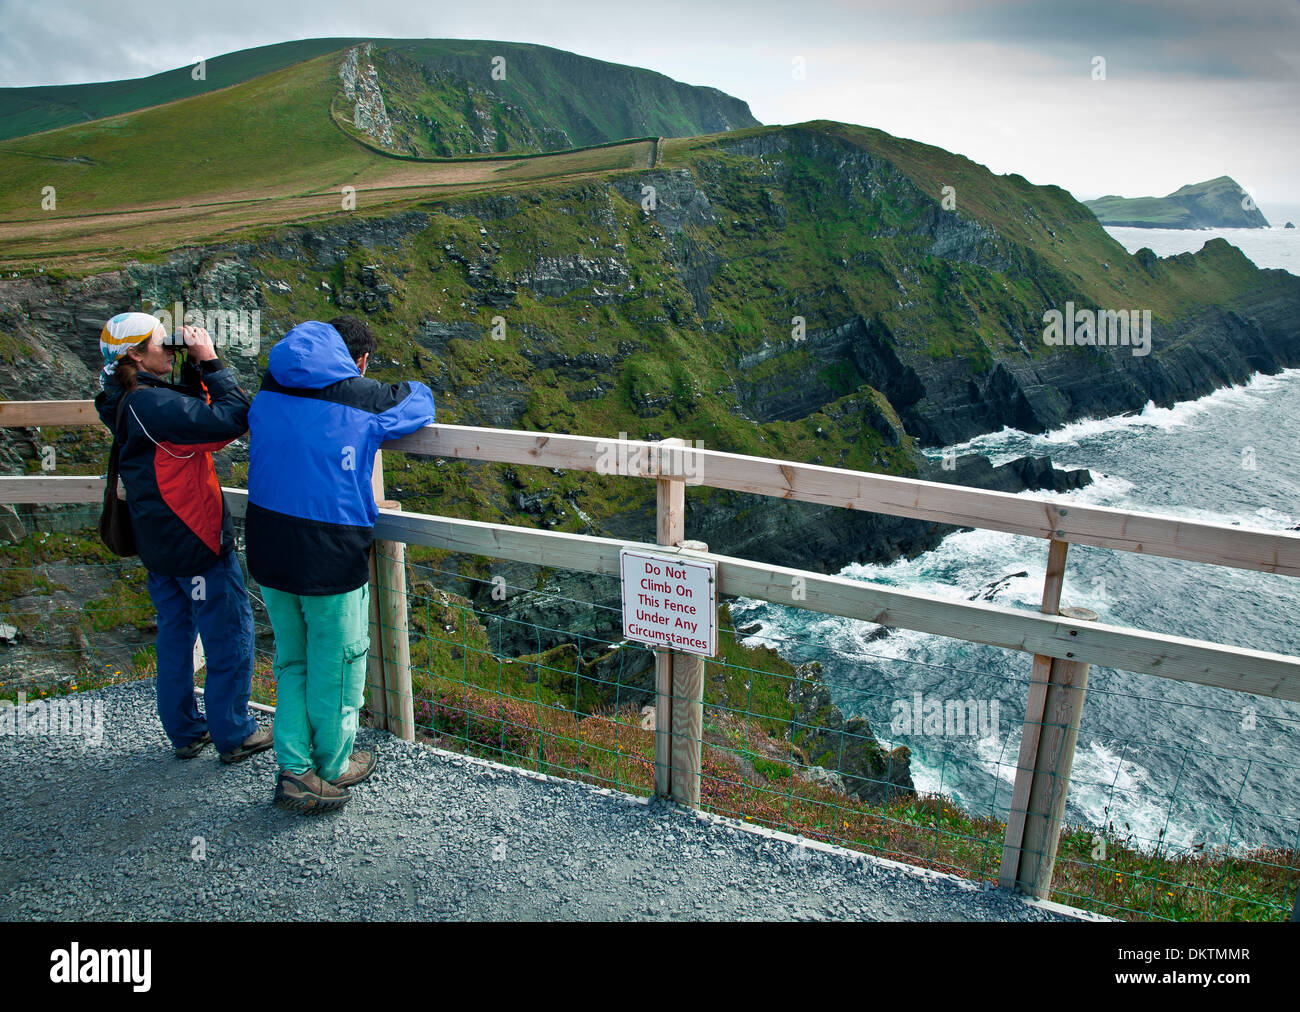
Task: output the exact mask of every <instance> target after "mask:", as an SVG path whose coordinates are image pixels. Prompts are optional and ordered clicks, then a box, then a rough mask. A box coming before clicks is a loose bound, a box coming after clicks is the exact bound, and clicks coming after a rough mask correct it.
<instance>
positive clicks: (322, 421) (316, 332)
mask: <svg viewBox="0 0 1300 1012" xmlns="http://www.w3.org/2000/svg"><path fill="white" fill-rule="evenodd" d="M267 365H268V368H267V371H266V376H265V377H264V378H263V380H262V389H261V390H260V391H259V393H258V395H257V397H255V398H254V400H253V407H252V409H251V410H250V411H249V413H248V427H249V463H248V516H247V519H246V521H245V540H246V542H247V558H248V571H249V573H251V574H252V576H253V579H255V580H256V581H257V582H258V583H260V584H262V585H263V586H266V587H272V588H274V589H275V590H282V591H286V592H287V593H291V594H306V595H322V594H342V593H346V592H347V591H351V590H356V588H358V587H360V586H361V585H362V584H363V583H365V582H366V581H367V580H368V579H369V574H370V571H369V555H370V546H371V543H372V542H373V540H374V524H375V518H376V517H377V516H378V511H377V509H376V508H375V499H374V495H373V493H372V492H371V488H370V475H371V470H372V468H373V466H374V461H375V451H376V450H377V449H378V448H379V444H380V443H383V442H384V441H385V440H389V439H395V438H397V437H398V436H404V435H406V434H407V433H408V432H414V431H415V430H416V429H419V428H422V427H423V426H425V425H432V424H433V418H434V407H433V394H432V393H430V391H429V388H428V387H426V386H425V385H424V384H423V383H393V384H387V383H379V382H377V381H375V380H371V379H366V378H365V377H363V376H362V375H361V373H360V372H359V371H358V370H357V366H356V363H355V362H353V361H352V357H351V356H350V355H349V354H348V349H347V345H345V344H344V343H343V338H342V337H341V336H340V335H339V332H338V331H337V330H335V329H334V328H333V327H331V326H330V325H329V324H328V323H318V322H317V321H315V320H309V321H308V322H306V323H302V324H299V325H298V326H297V327H294V328H293V330H291V331H289V333H288V334H286V335H285V336H284V338H283V339H282V340H280V341H278V342H276V345H275V347H273V348H272V349H271V354H270V356H269V358H268V360H267Z"/></svg>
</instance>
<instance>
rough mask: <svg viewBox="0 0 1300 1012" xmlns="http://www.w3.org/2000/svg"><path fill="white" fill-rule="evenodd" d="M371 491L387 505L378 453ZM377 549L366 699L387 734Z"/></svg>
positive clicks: (381, 459)
mask: <svg viewBox="0 0 1300 1012" xmlns="http://www.w3.org/2000/svg"><path fill="white" fill-rule="evenodd" d="M370 490H371V492H372V493H373V494H374V497H375V505H376V506H378V505H379V504H380V503H382V502H383V501H384V452H383V451H382V450H376V451H375V462H374V466H373V468H372V469H371V472H370ZM378 550H379V549H378V547H377V546H376V547H375V548H374V549H373V550H372V551H371V553H370V655H369V657H368V658H367V660H366V698H367V699H368V700H369V706H370V718H371V720H372V721H373V722H374V726H375V727H377V728H379V729H380V730H382V731H386V730H388V693H387V692H386V691H385V689H384V638H383V627H384V626H383V622H382V621H381V619H380V617H379V575H378V572H377V571H376V567H375V556H376V554H377V553H378Z"/></svg>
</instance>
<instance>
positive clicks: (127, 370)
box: [113, 352, 140, 393]
mask: <svg viewBox="0 0 1300 1012" xmlns="http://www.w3.org/2000/svg"><path fill="white" fill-rule="evenodd" d="M139 371H140V363H139V362H137V361H136V360H135V359H133V358H132V357H131V356H130V355H128V354H127V353H126V352H122V354H120V355H118V356H117V364H116V365H115V366H113V378H114V379H115V380H116V381H117V385H118V386H120V387H121V388H122V390H123V391H124V392H126V393H130V392H131V391H132V390H134V389H135V388H136V387H137V386H139V384H138V383H137V382H136V374H137V373H138V372H139Z"/></svg>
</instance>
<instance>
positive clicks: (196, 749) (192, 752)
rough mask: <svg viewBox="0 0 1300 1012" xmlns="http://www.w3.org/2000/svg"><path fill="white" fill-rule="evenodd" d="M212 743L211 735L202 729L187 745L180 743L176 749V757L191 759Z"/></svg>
mask: <svg viewBox="0 0 1300 1012" xmlns="http://www.w3.org/2000/svg"><path fill="white" fill-rule="evenodd" d="M211 744H212V735H210V734H208V732H207V731H204V732H203V733H202V734H201V735H199V736H198V737H197V738H195V739H194V740H193V741H192V742H190V743H189V744H188V745H182V746H181V747H180V748H178V749H177V750H176V758H177V759H193V758H194V757H195V756H196V755H198V754H199V753H200V752H202V751H203V750H204V749H205V748H207V747H208V746H209V745H211Z"/></svg>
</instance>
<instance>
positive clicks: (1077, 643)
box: [0, 401, 1300, 897]
mask: <svg viewBox="0 0 1300 1012" xmlns="http://www.w3.org/2000/svg"><path fill="white" fill-rule="evenodd" d="M88 403H89V402H76V401H73V402H47V403H39V402H36V403H31V402H11V403H7V404H6V403H0V425H5V426H31V425H79V424H95V423H97V421H98V419H97V418H96V416H95V415H94V413H93V410H89V411H88V409H87V406H86V405H87V404H88ZM384 449H387V450H398V451H403V452H407V453H416V454H421V455H426V456H437V457H445V458H459V459H468V460H480V461H496V462H502V463H511V464H517V465H535V466H539V467H554V468H564V469H567V470H579V471H589V472H596V473H611V469H610V467H609V464H610V462H611V461H616V462H618V467H617V468H616V469H614V470H613V471H612V473H616V474H619V475H622V476H625V477H635V478H642V479H647V480H653V481H655V482H656V483H657V492H658V494H657V504H658V524H657V540H658V542H659V544H658V546H649V545H641V544H639V543H636V542H630V541H622V540H617V539H611V538H599V537H593V536H588V535H577V534H567V533H563V532H556V531H541V530H534V529H531V528H522V527H513V526H509V525H503V524H490V523H482V522H478V521H472V520H459V519H454V518H449V517H437V516H430V515H426V514H418V513H406V512H403V511H401V510H400V509H398V508H394V507H396V504H395V503H394V504H390V503H383V504H382V506H381V509H380V511H379V519H378V522H377V524H376V526H375V536H376V539H377V543H378V544H380V545H385V544H386V545H391V546H400V545H403V544H407V543H409V544H422V545H430V546H433V547H437V548H442V549H448V550H450V551H454V552H460V553H466V554H473V555H480V556H486V557H491V558H496V559H507V560H513V561H519V562H527V563H533V564H536V565H540V566H548V567H555V568H563V569H571V570H578V571H584V572H590V573H600V574H606V575H617V574H618V571H619V551H620V549H622V548H626V547H639V548H653V549H654V550H655V551H657V552H664V551H669V552H676V553H679V554H680V555H682V556H684V557H690V558H694V559H700V560H705V561H710V562H713V563H715V564H716V567H717V575H718V592H719V593H720V594H728V595H735V596H743V597H750V598H756V599H761V600H765V601H772V602H775V603H779V604H786V605H791V606H794V607H798V608H803V609H806V610H809V611H816V612H821V613H824V614H830V615H841V616H845V617H849V618H855V619H863V620H866V621H869V622H875V623H878V624H881V625H886V626H893V627H896V628H903V629H914V630H918V631H921V632H927V633H935V634H938V635H942V636H947V637H951V638H954V639H961V640H966V641H968V642H972V643H981V644H987V645H990V646H997V647H1005V648H1008V649H1012V650H1020V651H1024V652H1026V653H1029V654H1032V655H1033V667H1032V674H1031V678H1030V687H1029V697H1028V703H1027V712H1026V715H1025V721H1024V727H1023V731H1022V736H1021V748H1020V755H1019V758H1018V761H1017V768H1016V778H1015V784H1014V787H1013V791H1012V800H1011V808H1010V814H1009V817H1008V822H1007V831H1006V839H1005V841H1004V850H1003V858H1002V868H1001V872H1000V876H999V881H1000V882H1001V883H1002V884H1003V885H1005V886H1008V887H1015V888H1018V889H1020V890H1022V891H1024V892H1028V893H1031V894H1033V895H1037V896H1040V897H1043V896H1046V895H1047V894H1048V891H1049V889H1050V884H1051V876H1052V867H1053V863H1054V860H1055V852H1056V843H1057V839H1058V837H1059V832H1060V827H1061V822H1062V819H1063V816H1064V804H1065V793H1066V790H1067V789H1068V783H1069V774H1070V768H1071V765H1072V761H1073V751H1074V740H1075V736H1076V735H1077V731H1078V726H1079V719H1080V714H1081V711H1082V707H1083V703H1084V699H1085V696H1086V686H1087V672H1088V667H1089V665H1091V664H1103V665H1106V666H1108V667H1115V668H1119V669H1122V670H1127V671H1138V672H1146V673H1149V674H1152V675H1157V676H1159V677H1162V678H1170V679H1175V680H1179V681H1186V682H1194V683H1197V684H1200V685H1208V686H1214V687H1217V688H1223V689H1230V690H1233V691H1237V692H1248V693H1253V694H1256V695H1262V696H1269V697H1273V698H1277V699H1286V700H1291V701H1297V702H1300V659H1297V658H1295V657H1291V656H1287V655H1283V654H1278V653H1272V652H1269V651H1263V650H1253V649H1248V648H1245V647H1240V646H1233V645H1226V644H1220V643H1213V642H1208V641H1205V640H1197V639H1188V638H1185V637H1180V636H1170V635H1166V634H1162V633H1156V632H1148V631H1145V630H1139V629H1130V628H1124V627H1119V626H1111V625H1107V624H1104V623H1101V622H1098V621H1095V619H1096V616H1095V615H1091V614H1089V613H1085V612H1082V610H1079V609H1074V610H1071V609H1064V610H1063V609H1062V608H1061V606H1060V601H1061V591H1062V586H1063V583H1064V577H1065V567H1066V555H1067V551H1068V548H1069V545H1070V544H1071V543H1075V544H1085V545H1093V546H1097V547H1102V548H1109V549H1113V550H1116V551H1127V552H1136V553H1142V554H1148V555H1158V556H1163V557H1167V558H1174V559H1185V560H1189V561H1194V562H1202V563H1208V564H1211V565H1218V566H1230V567H1234V568H1239V569H1250V570H1257V571H1262V572H1270V573H1280V574H1284V575H1287V576H1300V535H1297V534H1293V533H1290V532H1273V531H1262V530H1251V529H1247V528H1241V527H1237V526H1229V525H1227V524H1216V523H1207V522H1203V521H1189V520H1184V519H1180V518H1176V517H1166V516H1159V515H1156V514H1150V513H1140V512H1135V511H1128V510H1115V509H1107V508H1104V507H1093V506H1072V505H1071V506H1064V505H1061V504H1059V503H1054V502H1049V501H1047V500H1043V499H1037V498H1034V497H1032V496H1021V495H1010V494H1006V493H1001V492H988V491H982V490H976V489H968V488H960V487H957V486H951V485H944V484H940V483H935V482H925V481H918V480H914V479H909V478H898V477H893V476H889V475H879V474H869V473H865V472H859V471H847V470H841V469H838V468H831V467H822V466H818V465H812V464H801V463H796V462H791V461H781V460H772V459H768V458H762V457H749V456H744V455H741V454H732V453H722V452H719V451H716V450H704V449H697V448H691V447H689V446H687V445H685V444H683V443H682V442H681V441H680V440H665V441H662V442H645V441H640V440H619V439H600V438H596V437H590V436H573V435H564V434H551V433H541V432H522V431H514V430H503V429H486V428H473V427H466V426H456V425H434V426H429V427H427V428H425V429H422V430H421V431H419V432H417V433H414V434H412V435H409V436H405V437H403V438H401V439H398V440H393V441H391V442H388V443H385V444H384ZM377 472H378V473H377V477H376V482H377V487H376V499H377V501H378V500H382V498H383V496H382V484H381V483H382V472H381V471H380V470H379V469H378V468H377ZM688 481H689V482H691V483H698V484H702V485H706V486H709V487H712V488H722V489H730V490H733V491H737V492H747V493H753V494H757V495H767V496H774V497H779V498H784V499H797V500H800V501H803V502H811V503H819V504H823V505H832V506H839V507H843V508H846V509H855V510H866V511H869V512H875V513H886V514H890V515H893V516H903V517H913V518H916V519H921V520H926V521H930V522H933V523H941V524H951V525H954V526H957V527H977V528H983V529H986V530H995V531H1003V532H1008V533H1014V534H1023V535H1029V536H1032V537H1038V538H1042V539H1044V540H1046V541H1047V542H1048V557H1047V567H1046V578H1045V583H1044V590H1043V600H1042V605H1041V608H1040V612H1041V613H1040V614H1035V613H1032V612H1025V611H1019V610H1015V609H1010V608H1003V607H999V606H997V605H992V604H985V603H980V602H974V601H950V600H945V599H942V598H938V597H933V596H931V595H928V594H922V593H917V592H914V591H905V590H898V589H896V588H892V587H887V586H884V585H881V584H876V583H871V582H866V581H861V580H850V579H847V578H844V577H840V576H827V575H823V574H820V573H814V572H811V571H806V570H800V569H792V568H788V567H782V566H771V565H766V564H762V563H757V562H751V561H747V560H744V559H737V558H732V557H729V556H725V555H719V554H716V553H712V552H709V551H707V546H704V545H702V544H700V543H698V542H690V541H688V540H686V537H685V535H686V532H685V530H684V525H683V517H684V495H685V486H686V484H687V483H688ZM226 493H227V497H228V500H229V502H230V506H231V510H232V512H234V513H236V514H239V515H242V513H243V512H244V509H245V507H246V502H247V493H246V492H244V491H243V490H240V489H226ZM102 495H103V479H98V478H84V477H66V478H65V477H18V478H6V477H0V502H8V503H17V502H24V503H34V502H44V503H74V502H94V501H97V500H98V499H100V498H101V497H102ZM376 555H377V557H378V558H380V559H384V558H387V559H388V562H387V563H386V564H385V566H384V569H385V571H386V572H387V573H388V576H387V577H386V578H385V579H384V580H378V581H377V583H376V598H377V600H378V601H379V607H380V608H381V609H383V610H384V617H383V619H382V621H381V622H380V624H381V626H383V625H384V624H387V625H388V626H389V628H390V629H391V630H397V631H398V634H397V638H402V637H401V636H400V630H401V629H404V628H405V603H404V598H405V582H404V581H405V575H404V567H403V566H402V565H401V564H400V561H399V560H398V558H397V552H396V550H395V549H389V550H387V551H386V552H385V551H379V552H377V553H376ZM399 574H400V575H399ZM796 585H797V586H799V587H800V589H801V594H800V595H798V596H797V597H796V596H795V595H793V594H792V588H793V587H795V586H796ZM399 598H400V599H399ZM383 649H385V650H389V651H390V654H391V656H385V657H384V659H383V661H382V663H381V667H383V668H384V669H385V670H388V671H389V672H390V673H389V675H388V676H387V679H388V680H387V681H381V682H376V680H375V678H374V677H373V672H374V668H372V690H373V689H376V688H379V687H380V686H381V685H382V686H383V687H384V688H385V689H386V691H385V692H380V693H378V694H379V695H380V697H381V699H382V698H386V700H387V703H388V706H389V707H390V712H389V720H390V723H389V725H388V726H389V727H390V729H393V730H396V731H399V732H400V733H403V734H409V733H410V728H411V716H410V713H409V709H408V710H407V711H406V712H402V713H399V714H393V713H392V712H391V707H393V706H394V705H400V703H401V701H402V699H403V698H404V699H405V700H406V705H407V707H409V702H410V698H411V697H410V681H409V677H410V676H409V657H408V659H407V660H406V661H405V662H403V661H402V660H401V657H400V656H399V654H400V645H399V644H397V643H392V645H391V648H390V647H389V644H388V643H387V642H385V644H384V647H383ZM657 653H658V660H657V664H656V691H657V694H658V697H659V698H658V702H659V705H658V706H657V707H656V721H657V724H656V791H657V792H658V793H659V794H661V795H664V796H667V797H672V798H674V799H676V800H679V801H682V802H684V803H687V804H698V800H699V782H700V745H701V742H700V732H699V728H700V719H701V708H702V702H703V701H702V691H701V690H702V661H701V659H699V658H692V657H688V656H687V655H683V654H676V653H673V652H671V651H657ZM403 665H404V666H405V670H403ZM372 708H373V707H372Z"/></svg>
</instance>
